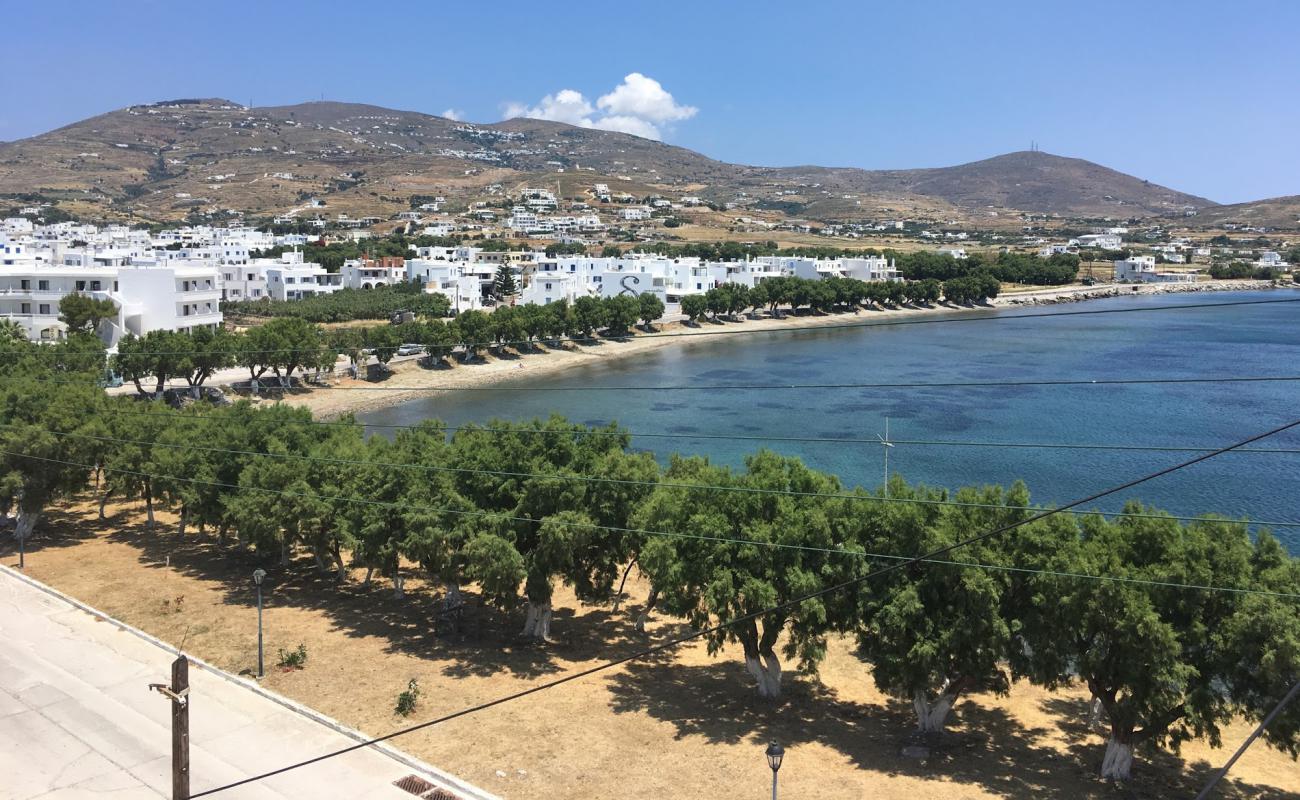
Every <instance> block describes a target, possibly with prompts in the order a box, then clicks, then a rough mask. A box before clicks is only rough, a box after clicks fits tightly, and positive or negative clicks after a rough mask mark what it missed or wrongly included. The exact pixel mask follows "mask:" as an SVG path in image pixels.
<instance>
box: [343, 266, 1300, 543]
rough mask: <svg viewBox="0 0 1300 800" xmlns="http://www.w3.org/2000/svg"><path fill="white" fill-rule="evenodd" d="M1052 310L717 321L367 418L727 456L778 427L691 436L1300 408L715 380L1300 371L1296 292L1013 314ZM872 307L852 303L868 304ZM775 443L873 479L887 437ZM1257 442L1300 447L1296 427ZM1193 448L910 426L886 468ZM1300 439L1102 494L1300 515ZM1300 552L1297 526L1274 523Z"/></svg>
mask: <svg viewBox="0 0 1300 800" xmlns="http://www.w3.org/2000/svg"><path fill="white" fill-rule="evenodd" d="M1292 297H1300V294H1293V293H1290V292H1286V293H1284V292H1280V291H1274V292H1243V293H1232V294H1226V293H1225V294H1213V295H1186V294H1182V295H1166V296H1160V297H1142V298H1137V297H1127V298H1114V299H1107V300H1097V301H1090V302H1088V303H1086V304H1079V305H1068V306H1057V307H1054V308H1051V309H1048V310H1049V311H1052V312H1061V313H1070V312H1076V311H1085V310H1086V311H1092V310H1097V309H1106V308H1125V309H1129V308H1151V307H1157V306H1169V305H1182V304H1187V303H1198V304H1199V303H1224V302H1230V301H1240V300H1261V299H1268V300H1275V299H1286V298H1292ZM1043 311H1044V309H1042V308H1038V309H1029V310H1006V311H995V312H989V311H980V312H971V313H972V314H973V315H977V316H982V317H989V318H990V319H987V320H983V321H980V322H961V323H952V324H947V323H940V324H922V325H904V326H896V327H884V328H875V329H868V330H863V329H858V330H829V331H827V330H823V331H806V332H798V333H790V332H773V333H763V334H756V335H751V336H743V337H741V336H718V337H710V338H707V339H704V340H701V341H697V342H689V343H685V344H682V345H680V346H671V347H665V348H661V349H659V350H656V351H653V352H648V353H645V354H643V355H640V356H637V357H635V358H629V359H621V360H618V361H616V362H614V363H609V364H594V365H590V366H584V367H581V368H577V369H574V370H571V371H568V372H566V373H565V374H563V375H558V376H552V377H543V376H539V377H538V378H536V379H534V380H533V381H532V382H531V383H529V384H528V387H527V390H525V391H520V390H510V389H489V390H484V391H471V392H453V393H450V396H444V397H436V398H429V399H422V400H416V401H412V402H408V403H405V404H403V405H400V406H396V407H393V408H387V409H383V410H379V411H374V412H370V413H367V414H364V415H362V417H361V421H363V422H368V423H384V424H394V423H396V424H411V423H415V422H418V421H419V420H421V419H423V418H426V417H438V418H441V419H443V420H445V421H446V422H447V423H448V424H450V425H459V424H463V423H466V422H482V421H485V420H487V419H490V418H492V417H499V418H503V419H508V420H521V419H530V418H532V417H534V416H539V415H540V416H546V415H549V414H551V413H553V412H554V413H559V414H562V415H564V416H566V417H568V418H569V419H571V420H575V421H580V422H586V423H591V424H603V423H606V422H610V421H617V422H618V423H619V424H621V425H623V426H624V427H626V428H628V429H629V430H631V431H633V432H639V433H657V434H679V435H681V436H683V437H684V438H680V439H662V438H647V437H635V438H634V445H635V446H636V447H638V448H642V449H646V450H650V451H653V452H655V453H656V454H657V455H659V456H663V457H666V456H667V455H668V454H669V453H671V452H674V451H676V452H682V453H699V454H706V455H708V456H710V457H711V458H713V459H715V460H717V461H721V462H726V463H730V464H739V463H741V461H742V459H743V457H744V455H745V454H746V453H749V452H752V451H754V450H756V449H758V448H759V447H761V446H763V445H764V443H763V442H761V441H754V440H735V441H729V440H718V439H699V438H691V436H692V435H723V436H746V437H791V436H795V437H816V438H831V439H834V438H845V437H849V438H874V437H875V435H876V434H877V433H881V432H883V430H884V425H885V418H886V417H888V418H889V432H890V438H891V439H895V440H961V441H972V442H990V441H995V442H1036V443H1054V444H1118V445H1142V446H1162V447H1168V446H1174V447H1177V446H1189V447H1206V448H1215V447H1220V446H1223V445H1225V444H1229V443H1231V442H1233V441H1236V440H1240V439H1244V438H1246V437H1249V436H1251V435H1253V434H1256V433H1260V432H1262V431H1265V430H1267V429H1269V428H1272V427H1275V426H1277V425H1280V424H1283V423H1285V422H1289V421H1291V420H1293V419H1296V418H1300V402H1297V401H1298V399H1300V383H1295V382H1276V383H1249V384H1181V385H1180V384H1173V385H1170V384H1166V385H1137V386H1045V387H989V388H983V387H981V388H971V387H963V388H903V389H766V390H758V391H744V390H736V389H731V390H729V389H717V388H707V387H711V386H716V385H719V384H789V383H837V382H853V383H891V382H905V383H915V382H928V383H934V382H953V381H988V380H1008V381H1033V380H1058V379H1065V380H1092V379H1108V378H1121V379H1124V378H1141V379H1149V378H1182V377H1220V376H1248V375H1249V376H1254V375H1290V374H1300V303H1295V304H1290V303H1287V304H1277V305H1263V306H1237V307H1226V308H1221V309H1213V308H1211V309H1180V310H1165V311H1150V312H1142V313H1125V314H1110V315H1105V314H1103V315H1083V316H1079V317H1074V318H1071V317H1058V318H1030V319H1019V320H1018V319H1017V317H1019V316H1022V315H1024V314H1026V313H1042V312H1043ZM872 318H873V315H871V314H867V313H864V314H861V315H859V316H858V317H856V318H855V317H851V316H846V317H845V318H844V319H845V321H864V322H865V321H873V319H872ZM602 386H604V387H611V386H640V387H655V386H699V387H706V388H703V389H702V390H697V391H678V390H670V391H666V390H657V391H656V390H639V391H546V390H547V389H555V388H559V387H590V388H595V387H602ZM767 446H768V447H770V448H771V449H773V450H776V451H779V452H781V453H786V454H789V455H796V456H799V457H801V458H802V459H803V460H804V461H805V462H806V463H808V464H809V465H810V466H812V467H815V468H817V469H821V470H826V471H829V472H833V473H835V474H837V475H839V476H840V478H841V479H842V480H843V481H844V483H846V484H847V485H855V484H856V485H863V486H869V487H874V486H877V485H878V484H879V483H880V481H881V479H882V477H883V472H884V470H883V463H882V451H883V448H882V447H880V446H879V445H870V444H853V443H844V442H771V443H768V444H767ZM1256 446H1257V447H1289V448H1300V431H1297V430H1292V431H1288V432H1286V433H1284V434H1281V435H1278V436H1275V437H1272V438H1270V439H1268V440H1265V441H1263V442H1260V443H1259V444H1257V445H1256ZM1193 455H1194V454H1192V453H1176V452H1133V451H1121V452H1116V451H1094V450H1062V449H1021V448H994V447H949V446H935V445H921V444H898V445H897V446H895V447H894V448H892V449H891V451H890V456H889V469H890V472H891V473H898V474H901V475H902V476H903V477H905V478H906V479H907V480H909V481H913V482H923V483H927V484H931V485H937V486H949V487H956V486H961V485H967V484H974V483H988V482H993V483H1003V484H1006V483H1010V482H1011V481H1013V480H1015V479H1017V478H1023V479H1024V480H1025V481H1026V482H1027V483H1028V485H1029V488H1030V491H1031V492H1032V494H1033V498H1034V500H1035V501H1036V502H1040V503H1061V502H1066V501H1069V500H1073V499H1076V498H1078V497H1081V496H1085V495H1088V494H1091V493H1093V492H1096V491H1099V490H1101V489H1104V488H1106V487H1107V486H1110V485H1114V484H1116V483H1121V482H1123V481H1125V480H1129V479H1132V478H1135V477H1138V476H1140V475H1142V474H1144V473H1147V472H1151V471H1154V470H1157V469H1159V468H1161V467H1164V466H1169V465H1172V464H1176V463H1178V462H1180V461H1183V460H1186V459H1188V458H1190V457H1192V456H1193ZM1298 479H1300V454H1244V453H1242V454H1236V453H1230V454H1225V455H1223V456H1220V457H1217V458H1215V459H1211V460H1209V461H1207V462H1204V463H1201V464H1197V465H1195V466H1193V467H1190V468H1188V469H1186V470H1181V471H1179V472H1177V473H1174V474H1171V475H1168V476H1165V477H1162V478H1158V479H1156V480H1154V481H1151V482H1149V483H1147V484H1144V485H1143V486H1141V487H1136V488H1134V489H1133V490H1130V491H1129V492H1126V493H1125V494H1124V495H1122V496H1115V497H1110V498H1106V499H1104V500H1101V501H1098V502H1097V503H1096V504H1095V507H1096V508H1100V509H1102V510H1118V509H1119V508H1120V507H1121V506H1122V505H1123V502H1124V500H1125V499H1128V498H1140V499H1141V500H1143V501H1144V502H1147V503H1150V504H1154V505H1157V506H1159V507H1161V508H1164V509H1166V510H1168V511H1170V512H1173V513H1176V514H1188V515H1190V514H1198V513H1205V512H1217V513H1223V514H1230V515H1234V516H1235V515H1246V516H1249V517H1251V518H1252V519H1260V520H1270V521H1292V522H1298V523H1300V491H1298V490H1300V486H1297V480H1298ZM1276 532H1277V533H1278V535H1279V536H1280V537H1281V538H1282V539H1283V540H1284V541H1286V542H1287V544H1288V546H1289V547H1290V549H1291V550H1292V551H1293V552H1300V527H1295V528H1278V529H1276Z"/></svg>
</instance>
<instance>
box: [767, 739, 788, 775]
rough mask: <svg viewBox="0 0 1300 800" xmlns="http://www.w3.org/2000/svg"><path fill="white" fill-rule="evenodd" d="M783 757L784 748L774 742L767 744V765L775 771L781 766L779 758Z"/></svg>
mask: <svg viewBox="0 0 1300 800" xmlns="http://www.w3.org/2000/svg"><path fill="white" fill-rule="evenodd" d="M783 758H785V748H784V747H782V746H781V745H779V744H777V743H776V742H772V743H771V744H769V745H768V746H767V765H768V766H769V767H771V768H772V771H773V772H776V771H777V770H778V769H780V768H781V759H783Z"/></svg>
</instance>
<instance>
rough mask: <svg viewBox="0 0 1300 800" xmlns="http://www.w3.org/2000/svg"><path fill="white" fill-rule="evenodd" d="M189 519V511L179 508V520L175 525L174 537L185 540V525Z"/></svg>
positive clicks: (182, 507) (183, 507)
mask: <svg viewBox="0 0 1300 800" xmlns="http://www.w3.org/2000/svg"><path fill="white" fill-rule="evenodd" d="M189 517H190V510H189V509H188V508H186V507H185V506H181V518H180V521H179V522H177V523H176V536H177V537H178V538H181V539H184V538H185V523H187V522H189Z"/></svg>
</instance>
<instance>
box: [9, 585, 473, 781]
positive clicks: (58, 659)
mask: <svg viewBox="0 0 1300 800" xmlns="http://www.w3.org/2000/svg"><path fill="white" fill-rule="evenodd" d="M142 636H143V635H141V634H137V633H135V632H133V630H132V629H129V628H127V627H126V626H124V625H122V624H121V623H118V622H116V621H115V620H112V619H108V618H104V617H102V616H95V615H93V614H92V613H89V612H87V611H84V610H82V609H81V608H78V607H77V606H76V605H74V604H73V603H72V602H70V601H68V600H65V599H61V598H60V597H57V596H55V595H53V594H50V593H49V592H48V591H47V590H45V589H44V588H42V587H40V586H39V585H33V584H31V583H28V582H27V580H26V579H24V578H23V577H20V576H19V575H18V574H17V573H14V572H12V571H11V570H8V569H6V568H0V799H2V800H28V799H29V798H37V797H39V798H42V799H43V800H44V798H60V799H62V798H83V797H85V798H89V797H92V796H93V797H96V798H105V797H107V798H160V797H163V798H167V797H170V796H171V716H170V714H171V711H170V705H171V704H170V702H169V701H167V700H166V699H164V698H163V697H162V696H161V695H159V694H156V693H153V692H150V691H148V689H147V685H148V684H149V683H154V682H166V681H167V680H168V679H169V676H170V674H171V669H170V665H171V662H172V661H173V660H174V658H175V656H174V655H173V654H172V653H171V652H169V651H168V649H166V648H165V647H164V646H161V645H160V644H155V643H152V642H150V641H147V640H146V639H145V638H142ZM190 685H191V689H190V696H191V698H192V701H191V703H192V704H191V711H190V726H191V730H190V741H191V742H192V745H191V754H190V760H191V768H190V774H191V781H190V788H191V791H192V792H201V791H203V790H205V789H209V788H213V787H216V786H219V785H222V784H225V783H229V782H231V781H234V780H239V779H240V778H245V777H248V776H250V775H252V774H255V773H258V772H264V771H267V770H270V769H275V768H277V767H281V766H285V765H287V764H290V763H293V762H296V761H300V760H304V759H307V758H311V757H314V756H318V755H321V754H323V753H326V752H329V751H331V750H337V749H340V748H343V747H346V746H348V745H351V744H355V743H356V741H357V739H355V738H353V737H352V736H349V735H348V733H347V732H346V730H347V729H345V728H343V727H342V726H341V725H338V724H337V723H333V724H330V723H331V722H332V721H324V718H320V719H313V718H312V717H311V716H308V715H307V713H304V712H302V711H298V710H295V709H294V708H293V707H292V706H293V705H294V704H292V703H291V701H287V700H283V699H282V698H278V697H277V696H274V695H270V693H263V692H261V691H260V690H259V689H255V688H252V687H249V686H247V685H246V682H245V681H243V680H242V679H238V678H233V677H232V676H229V675H228V674H226V673H221V672H219V671H217V670H215V669H213V668H211V667H208V666H206V665H202V664H200V663H197V662H192V663H191V665H190ZM399 759H401V760H399ZM403 762H405V763H403ZM413 774H414V775H418V776H420V777H422V778H424V779H425V780H427V781H429V782H430V783H432V784H434V785H435V786H438V787H440V788H444V789H446V790H449V791H451V792H452V793H453V796H455V797H458V798H460V797H464V798H491V797H492V796H491V795H489V794H488V793H486V792H483V791H482V790H478V789H477V788H476V787H473V786H469V785H467V784H463V783H461V782H459V781H457V780H456V779H454V778H451V777H450V776H445V775H442V774H441V773H438V772H437V771H436V770H434V769H433V768H432V767H428V766H427V765H424V764H422V763H421V762H419V761H418V760H416V759H415V758H413V757H411V756H407V755H405V754H403V753H400V751H395V750H394V751H393V755H389V754H386V753H384V752H382V751H381V750H379V749H377V748H365V749H361V750H356V751H354V752H351V753H348V754H347V755H343V756H339V757H337V758H332V759H329V760H327V761H323V762H320V763H318V764H314V765H312V766H309V767H304V768H302V769H300V770H294V771H291V772H288V773H285V774H283V775H278V776H276V777H274V778H269V779H267V780H265V781H260V782H257V783H253V784H249V785H246V786H241V787H239V788H237V789H232V790H229V791H227V792H223V793H220V794H217V795H214V797H217V798H223V799H225V800H244V799H245V798H247V799H249V800H251V799H253V798H257V799H258V800H288V798H295V799H300V798H307V797H313V798H334V797H339V798H343V797H346V798H349V799H350V800H362V799H363V798H367V799H368V798H373V799H374V800H413V798H415V797H416V795H414V794H409V793H407V792H405V791H403V790H401V789H398V788H396V787H394V786H393V782H394V781H396V780H399V779H401V778H404V777H406V776H408V775H413Z"/></svg>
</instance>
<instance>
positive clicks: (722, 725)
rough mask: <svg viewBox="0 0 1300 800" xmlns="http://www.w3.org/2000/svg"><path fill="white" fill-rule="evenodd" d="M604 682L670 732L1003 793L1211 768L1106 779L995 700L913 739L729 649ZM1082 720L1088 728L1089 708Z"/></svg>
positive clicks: (1147, 769) (1184, 766) (1172, 778)
mask: <svg viewBox="0 0 1300 800" xmlns="http://www.w3.org/2000/svg"><path fill="white" fill-rule="evenodd" d="M864 678H865V674H864ZM609 686H610V691H611V693H612V694H613V697H614V699H613V701H612V704H611V706H612V709H613V710H614V711H615V713H645V714H648V715H650V716H651V717H653V718H654V719H658V720H662V721H665V722H669V723H671V724H673V725H674V726H675V727H676V736H677V738H679V739H680V738H686V737H702V738H703V739H704V740H705V741H706V742H708V743H711V744H727V745H734V744H741V743H749V744H753V745H754V746H755V747H759V746H761V745H762V744H763V743H765V742H767V741H779V742H781V743H782V744H784V745H786V746H787V747H789V746H791V745H800V744H819V745H822V746H826V747H831V748H834V749H835V750H837V751H839V752H840V753H842V754H844V755H845V756H846V757H847V758H849V759H850V760H851V761H852V762H853V763H854V764H855V765H856V766H857V767H859V768H861V769H863V770H869V771H874V772H878V773H882V774H886V775H891V776H899V775H901V776H908V777H912V778H917V779H929V780H933V781H935V782H936V785H938V782H941V781H943V782H955V783H964V784H970V785H976V786H979V787H980V788H981V789H982V790H983V791H986V792H989V793H991V794H995V795H998V796H1000V797H1008V798H1024V797H1035V798H1053V799H1059V800H1067V799H1068V800H1073V799H1074V798H1078V797H1128V798H1144V799H1145V798H1163V797H1171V796H1180V797H1190V796H1192V795H1194V794H1195V792H1196V789H1197V788H1199V785H1198V784H1199V782H1200V781H1202V780H1203V779H1204V777H1206V776H1207V775H1208V771H1207V770H1206V769H1203V766H1204V765H1203V762H1199V763H1196V764H1189V763H1186V762H1184V761H1183V760H1181V759H1179V758H1177V757H1176V756H1172V755H1169V754H1166V755H1165V757H1162V758H1160V759H1157V760H1155V761H1144V762H1143V764H1142V765H1141V766H1140V769H1141V770H1142V772H1141V774H1138V773H1137V772H1136V771H1135V780H1134V781H1132V782H1131V783H1129V784H1127V785H1125V786H1124V787H1116V786H1112V785H1110V784H1106V783H1104V782H1102V781H1100V780H1099V779H1097V778H1096V777H1095V776H1096V774H1097V767H1098V766H1099V764H1100V759H1101V755H1102V749H1103V748H1102V747H1101V742H1100V740H1099V738H1098V737H1092V738H1091V739H1090V740H1089V741H1088V742H1086V743H1084V742H1081V743H1080V744H1079V745H1077V746H1073V745H1072V746H1069V747H1068V748H1067V749H1066V750H1061V749H1059V748H1058V747H1055V746H1053V745H1052V743H1051V742H1049V741H1044V738H1045V737H1046V736H1047V735H1048V734H1049V733H1050V731H1049V730H1048V729H1046V728H1031V727H1026V726H1025V725H1023V724H1022V723H1021V722H1020V721H1019V720H1017V719H1015V718H1014V717H1012V716H1011V715H1010V714H1008V713H1007V712H1006V711H1005V710H1003V709H1001V708H990V707H985V706H982V705H980V704H979V703H977V702H974V701H971V700H969V699H968V700H963V701H962V702H961V703H960V704H959V705H958V707H957V710H956V711H954V714H953V717H952V718H951V721H950V726H949V730H950V732H949V733H946V734H944V735H942V736H940V737H929V738H927V739H919V738H918V737H917V735H916V734H915V733H914V732H913V730H914V725H915V718H914V717H913V714H912V710H911V707H910V705H909V704H907V703H904V702H901V701H890V702H886V703H883V704H872V703H860V702H855V701H848V700H844V699H841V698H840V697H839V696H838V695H837V694H836V692H834V691H833V690H831V689H829V688H827V687H825V686H824V685H823V684H821V683H820V682H819V681H817V680H816V679H811V678H808V677H805V676H802V675H793V674H791V675H787V677H786V681H785V685H784V686H783V696H782V697H781V698H780V699H779V700H776V701H772V700H765V699H763V698H760V697H759V696H758V695H757V693H756V692H755V690H754V686H753V681H752V679H751V678H750V676H749V675H748V673H747V672H746V671H745V668H744V665H743V664H742V663H741V662H740V661H739V659H737V658H731V659H727V658H720V659H719V660H718V661H716V662H713V663H709V664H704V665H683V664H679V663H675V662H674V661H673V660H671V659H669V658H662V659H658V660H655V661H652V662H640V661H638V662H635V663H632V664H629V665H627V666H625V667H624V668H623V670H622V671H621V672H619V673H618V674H616V675H613V676H612V677H611V678H610V679H609ZM1076 705H1077V704H1076ZM1068 711H1077V709H1074V708H1071V709H1067V712H1068ZM1073 718H1079V715H1078V714H1077V713H1075V714H1074V715H1073ZM1081 724H1083V725H1085V726H1086V718H1084V719H1081ZM918 744H921V745H924V746H925V747H926V748H927V749H928V755H927V756H926V757H924V758H915V757H910V756H905V755H903V749H904V748H905V747H909V746H912V745H918ZM1189 771H1190V774H1189ZM1235 788H1237V790H1238V791H1239V792H1241V795H1240V796H1248V797H1258V798H1266V800H1281V798H1292V800H1294V798H1295V797H1296V795H1294V794H1289V793H1286V792H1282V791H1280V790H1276V789H1273V788H1272V787H1266V786H1251V785H1244V786H1237V787H1235Z"/></svg>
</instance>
